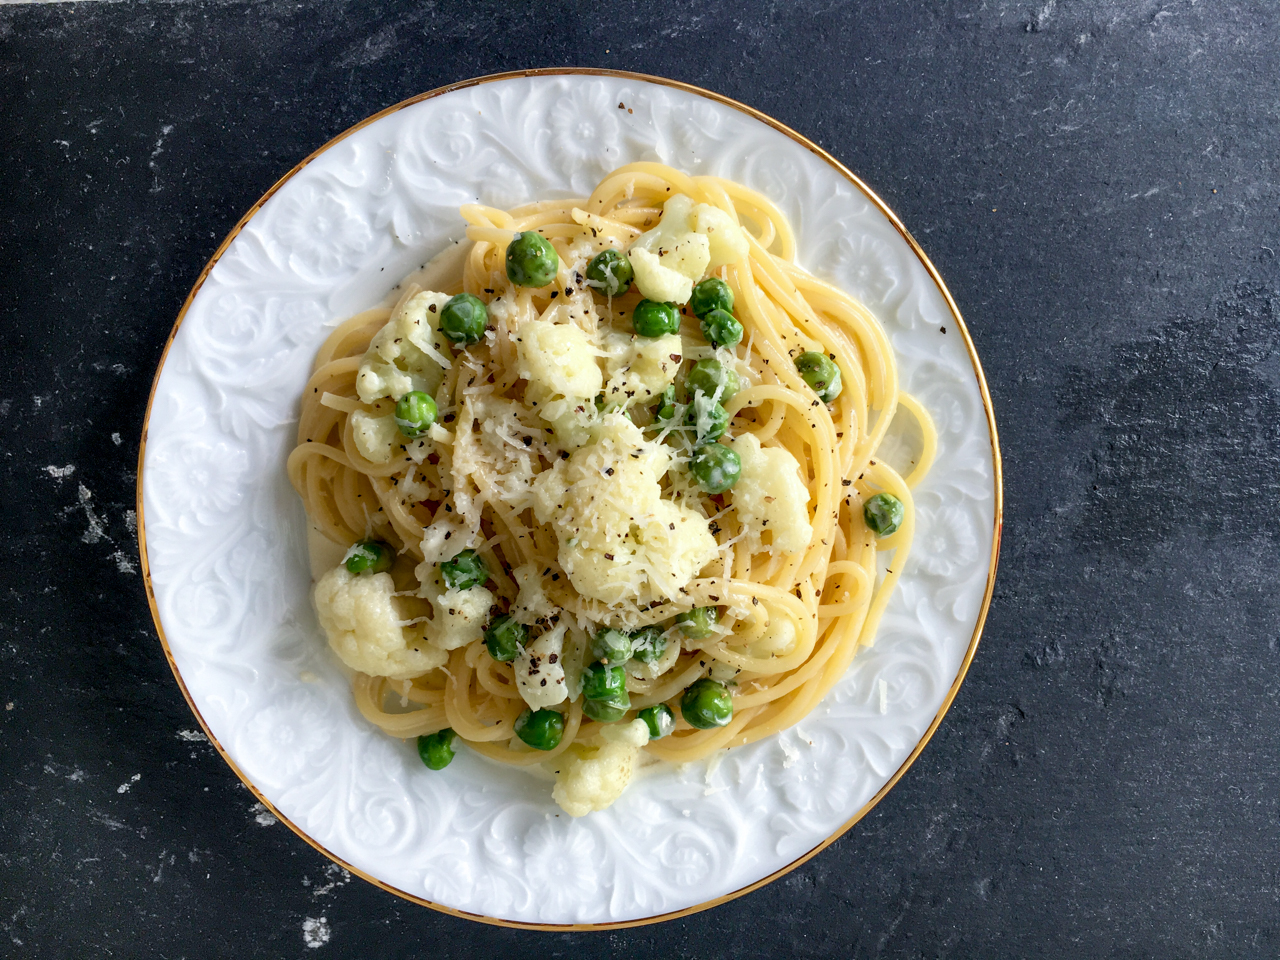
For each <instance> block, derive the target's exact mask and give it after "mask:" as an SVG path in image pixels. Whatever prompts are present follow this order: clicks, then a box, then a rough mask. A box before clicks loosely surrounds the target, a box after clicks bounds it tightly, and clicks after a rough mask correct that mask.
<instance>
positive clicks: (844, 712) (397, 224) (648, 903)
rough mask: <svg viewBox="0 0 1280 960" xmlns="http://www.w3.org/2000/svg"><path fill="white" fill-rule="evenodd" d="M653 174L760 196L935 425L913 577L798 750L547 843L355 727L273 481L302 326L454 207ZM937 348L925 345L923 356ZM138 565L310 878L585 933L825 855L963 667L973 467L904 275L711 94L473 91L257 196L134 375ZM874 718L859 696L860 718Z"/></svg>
mask: <svg viewBox="0 0 1280 960" xmlns="http://www.w3.org/2000/svg"><path fill="white" fill-rule="evenodd" d="M642 159H654V160H660V161H662V162H664V163H668V164H671V165H673V166H675V167H678V168H680V169H683V170H685V171H687V172H689V173H694V174H700V173H709V174H716V175H719V176H723V177H729V178H732V179H734V180H737V181H739V182H742V183H745V184H746V185H748V186H750V187H753V188H755V189H756V190H760V191H762V192H763V193H765V194H766V195H768V196H769V197H770V198H771V199H772V200H773V201H774V202H775V203H777V204H778V205H779V206H780V207H781V208H782V210H783V212H784V213H785V214H786V215H787V216H788V217H789V218H790V220H791V223H792V224H793V225H794V226H795V228H796V232H797V234H798V237H799V256H798V259H799V261H800V262H801V264H802V265H804V266H805V267H807V268H808V269H810V270H811V271H813V272H815V273H816V274H818V275H819V276H821V277H825V278H827V279H830V280H832V281H834V282H835V283H836V284H837V285H839V286H840V287H842V288H844V289H845V290H848V291H850V292H851V293H853V294H855V295H856V296H858V297H859V298H861V299H862V300H863V302H865V303H866V304H867V305H868V306H869V307H870V308H871V309H872V311H873V312H874V313H875V314H876V315H877V316H878V317H879V318H880V320H881V321H882V322H883V324H884V325H885V327H886V329H887V330H888V332H889V336H890V338H891V340H892V341H893V344H894V348H895V349H896V351H897V354H898V360H899V363H900V365H901V371H902V379H903V382H904V385H905V387H906V388H907V389H908V390H910V391H911V392H913V393H914V394H915V395H916V396H918V397H919V398H920V399H921V400H922V401H923V402H924V404H925V405H926V406H927V407H928V409H929V410H930V412H931V413H932V414H933V417H934V418H935V420H936V421H937V426H938V430H939V434H940V446H939V456H938V461H937V464H936V465H935V466H934V468H933V471H932V472H931V473H930V474H929V476H928V478H927V479H926V480H925V481H924V483H923V484H922V486H921V487H920V489H919V490H918V492H917V494H916V502H917V504H918V507H919V518H920V519H919V533H918V539H917V541H916V543H917V545H916V548H915V549H914V551H913V553H912V559H911V562H910V564H909V565H908V568H907V569H906V571H905V573H904V575H903V577H902V580H901V584H900V586H899V588H898V590H897V593H896V595H895V596H894V598H893V600H892V603H891V604H890V607H889V612H888V614H887V615H886V616H885V618H884V621H883V624H882V626H881V628H880V634H879V638H878V641H877V643H876V645H875V646H874V648H872V649H870V650H866V651H863V652H862V653H860V654H859V655H858V657H857V658H856V659H855V661H854V663H853V666H852V667H851V669H850V670H849V673H848V676H846V677H845V678H844V680H843V681H842V682H841V683H840V684H839V685H838V686H837V687H836V688H835V689H834V690H833V691H832V693H831V695H830V696H828V697H827V699H826V700H825V701H824V702H823V703H822V704H821V705H820V706H819V708H818V709H817V710H816V711H815V712H814V713H813V714H812V715H811V716H810V717H809V718H808V719H806V720H805V721H803V722H802V723H801V724H800V725H799V726H798V727H796V728H794V729H792V730H790V731H788V732H786V733H784V734H782V735H781V736H779V737H777V738H774V739H770V740H766V741H764V742H761V743H757V744H753V745H751V746H748V747H743V748H739V749H736V750H733V751H730V752H729V753H728V754H726V755H724V757H723V761H722V762H720V763H719V764H718V765H716V766H715V767H714V769H709V766H708V764H706V763H701V764H693V765H689V766H687V767H685V768H683V769H668V770H666V771H665V772H660V773H657V774H655V775H652V776H650V777H648V778H646V779H643V780H642V781H640V782H638V783H635V784H633V785H632V786H631V788H630V789H629V790H628V791H627V793H626V794H625V795H624V796H623V798H622V799H621V800H620V801H618V803H616V804H615V805H614V806H613V807H611V808H610V809H609V810H607V811H604V812H603V813H598V814H593V815H591V816H588V817H585V818H583V819H580V820H574V819H572V818H570V817H568V816H567V815H564V814H562V813H561V811H560V810H559V809H558V808H557V807H556V805H555V804H554V803H553V802H552V800H551V791H550V789H549V785H548V784H547V783H544V782H541V781H538V780H535V779H532V778H531V777H530V776H529V775H528V774H527V773H524V772H521V771H518V770H513V769H507V768H501V767H498V766H496V765H492V764H490V763H488V762H486V761H483V760H481V759H480V758H478V757H477V756H476V755H475V754H472V753H470V752H468V751H466V750H465V749H464V750H461V751H460V752H459V754H458V757H457V759H456V760H455V761H454V763H453V764H452V765H451V766H450V767H449V768H448V770H447V771H446V772H444V773H433V772H432V771H429V770H427V769H425V768H424V767H423V766H422V764H421V762H420V761H419V760H418V758H417V756H416V753H415V750H414V747H413V745H412V743H402V742H400V741H397V740H393V739H390V738H388V737H387V736H385V735H384V734H382V733H381V732H379V731H378V730H376V729H374V728H373V727H372V726H371V725H370V724H368V723H367V722H365V721H364V720H363V719H362V718H361V717H360V715H359V714H358V713H357V711H356V709H355V707H354V705H353V704H352V698H351V693H350V690H349V688H348V685H347V682H346V681H345V679H344V678H343V675H342V673H341V672H340V670H339V669H338V665H337V663H336V660H335V658H334V657H333V656H332V654H331V653H330V652H329V650H328V648H327V646H326V644H325V643H324V640H323V635H322V633H321V631H320V629H319V626H318V624H317V622H316V618H315V615H314V613H313V611H312V607H311V603H310V600H309V588H310V576H309V573H308V562H307V554H306V548H305V535H304V531H305V523H304V515H303V512H302V506H301V504H300V503H299V501H298V498H297V497H296V496H295V494H294V492H293V490H292V489H291V488H290V486H289V482H288V480H287V478H286V477H285V470H284V463H285V458H286V455H287V454H288V451H289V450H290V448H291V447H292V446H293V443H294V429H295V421H296V416H297V401H298V396H299V394H300V392H301V389H302V386H303V384H304V383H305V381H306V379H307V374H308V369H309V366H310V363H311V360H312V357H313V356H314V354H315V351H316V348H317V347H318V346H319V344H320V343H321V341H322V340H323V338H324V337H325V335H326V333H327V331H328V329H329V328H328V327H327V326H326V324H329V323H331V322H332V321H334V320H335V319H337V318H344V317H346V316H348V315H350V314H352V313H355V312H356V311H358V310H361V309H364V308H366V307H368V306H370V305H372V304H374V303H375V302H377V301H379V300H380V299H381V298H382V297H383V296H384V295H385V294H386V293H387V291H388V290H389V289H390V288H391V286H392V285H394V284H395V283H396V282H397V281H398V280H399V279H400V278H401V277H402V276H403V275H405V274H407V273H408V272H410V270H412V269H414V268H416V267H417V266H418V265H420V264H422V263H424V262H425V261H426V260H427V259H428V258H429V257H431V256H432V255H434V254H435V253H436V252H438V251H439V250H441V249H442V248H443V247H444V246H445V245H446V244H447V243H448V242H449V241H451V240H454V239H458V238H461V237H462V236H463V222H462V220H461V218H460V217H459V216H458V212H457V208H458V206H459V205H460V204H462V203H467V202H470V201H475V200H477V199H479V200H481V201H483V202H485V203H489V204H493V205H495V206H499V207H509V206H513V205H515V204H519V203H522V202H525V201H528V200H533V199H537V198H545V197H567V196H585V195H586V194H587V193H588V192H589V191H590V189H591V187H592V186H593V185H594V184H595V183H596V181H597V180H598V179H599V178H600V176H601V175H602V174H604V173H605V172H606V171H608V170H610V169H612V168H614V167H617V166H618V165H620V164H623V163H627V162H631V161H635V160H642ZM943 328H946V332H945V333H944V332H942V329H943ZM139 477H140V481H139V517H140V518H141V519H142V521H143V523H141V524H140V527H141V528H142V533H141V534H140V539H141V541H142V543H141V546H142V550H143V558H144V562H145V565H146V567H148V568H149V581H148V586H149V588H150V589H151V591H152V598H153V609H154V612H155V615H156V623H157V626H158V627H159V629H160V635H161V638H162V640H163V641H164V642H165V643H166V649H167V650H168V652H169V654H170V657H171V660H172V662H173V666H174V671H175V673H176V674H177V676H178V679H179V682H180V683H181V684H182V685H183V686H184V689H185V692H186V694H187V697H188V699H189V700H190V702H191V706H192V708H193V709H194V710H195V711H196V714H197V716H198V717H199V718H200V720H201V722H202V723H203V724H204V725H205V728H206V730H207V731H208V733H209V735H210V738H211V739H212V740H213V742H214V743H215V744H217V745H218V746H219V748H220V749H221V750H222V752H223V755H224V756H225V757H226V758H227V759H228V761H229V762H230V763H231V764H232V765H233V767H234V768H235V769H236V771H237V772H238V773H239V774H240V776H241V777H243V778H244V779H245V781H246V782H247V783H248V784H249V786H250V787H251V788H252V789H253V790H254V792H255V793H257V794H258V795H259V796H260V797H261V798H262V799H263V801H264V802H266V803H267V804H269V806H270V807H271V808H272V810H274V811H276V812H277V813H278V815H279V816H280V817H281V819H283V820H284V821H285V822H287V823H289V824H290V825H291V826H293V828H294V829H295V830H297V831H298V832H299V833H300V834H301V835H302V836H303V837H304V838H306V839H307V840H309V841H310V842H311V843H313V844H315V845H316V846H317V847H319V848H320V849H321V850H322V851H324V852H325V853H327V854H329V855H330V856H332V857H334V858H335V859H338V860H340V861H342V862H343V863H345V864H346V865H348V866H350V867H351V868H352V869H354V870H356V871H357V872H359V873H360V874H362V875H364V876H366V877H367V878H369V879H371V880H373V881H374V882H377V883H379V884H381V885H383V886H385V887H387V888H388V889H391V890H393V891H395V892H397V893H401V894H403V895H405V896H408V897H411V898H414V899H417V900H420V901H423V902H429V903H430V904H431V905H434V906H438V907H442V908H445V909H447V910H451V911H456V912H462V913H466V914H469V915H474V916H477V917H479V918H482V919H492V920H497V921H500V922H502V921H506V922H516V923H526V924H608V923H619V922H643V921H644V920H646V919H651V918H656V917H660V916H663V915H670V914H673V913H678V912H685V911H689V910H692V909H697V908H699V907H701V906H706V905H709V904H711V903H714V902H717V901H719V900H721V899H723V898H725V897H727V896H731V895H733V894H734V893H735V892H742V891H743V890H744V889H745V888H749V887H751V886H752V885H755V884H758V883H760V882H762V881H764V880H766V879H768V878H770V877H771V876H773V875H775V874H777V873H778V872H781V871H783V870H785V869H787V868H788V867H789V866H791V865H794V864H795V863H796V862H797V861H799V860H802V859H804V858H805V857H806V856H807V855H809V854H810V853H812V852H814V851H816V850H817V849H819V848H821V847H822V846H824V845H825V844H826V843H828V842H830V840H832V839H834V837H835V836H838V835H839V833H840V832H842V831H843V830H844V829H845V828H847V827H848V826H849V825H850V824H851V823H852V822H853V821H855V820H856V819H857V818H858V817H859V816H860V815H861V814H862V813H864V812H865V810H866V809H867V808H869V806H870V804H871V803H872V802H874V800H875V799H878V796H879V795H880V794H881V793H882V792H883V791H884V790H885V789H887V787H888V785H890V784H891V783H892V782H893V780H894V779H896V776H897V775H898V774H899V773H900V772H901V770H902V769H904V768H905V765H906V764H907V763H908V762H909V761H910V759H912V758H914V756H915V753H917V752H918V750H919V748H920V747H921V746H923V743H924V741H925V740H927V738H928V735H929V734H930V733H931V732H932V729H933V727H934V726H935V725H936V722H937V720H939V719H940V718H941V713H942V711H944V710H945V708H946V706H947V705H949V704H950V701H951V698H952V697H953V696H954V694H955V689H956V687H957V686H958V684H959V681H960V678H961V677H962V676H963V673H964V669H965V667H966V666H967V665H968V662H969V658H970V657H971V656H972V654H973V649H974V646H975V644H976V642H977V636H978V631H979V630H980V628H981V621H982V618H983V616H984V615H985V612H986V605H987V602H988V600H989V589H990V584H991V581H992V578H993V576H994V572H995V562H994V561H995V557H994V550H995V547H996V545H997V543H998V535H999V516H1000V478H999V455H998V452H997V449H996V445H995V437H994V423H993V421H992V420H991V414H990V405H989V402H988V401H987V399H986V395H985V387H984V384H983V381H982V374H981V370H980V369H979V367H978V362H977V358H976V356H975V355H974V354H973V352H972V346H971V344H970V343H969V340H968V335H967V333H966V332H965V331H964V329H963V325H962V323H961V322H960V319H959V316H958V314H957V313H956V312H955V310H954V306H953V305H952V304H951V303H950V299H949V296H948V295H947V293H946V291H945V288H944V287H942V285H941V281H940V280H939V279H938V278H937V276H936V274H935V273H934V272H933V270H932V267H931V266H929V265H928V262H927V260H925V259H924V257H923V254H921V253H919V251H918V248H915V247H914V246H913V243H912V242H910V241H909V240H908V238H907V236H906V234H905V232H904V231H902V229H901V227H900V226H899V225H898V224H897V222H896V220H894V219H893V218H892V215H891V214H888V212H887V210H886V209H885V208H884V207H883V205H882V204H881V203H880V201H879V200H878V199H877V198H876V197H875V196H874V195H873V194H871V192H870V191H869V190H867V189H866V188H865V187H864V186H863V185H862V184H861V183H860V182H858V181H857V180H856V179H854V178H853V177H852V175H850V174H849V173H848V172H847V171H845V170H843V169H842V168H841V167H839V166H838V165H837V164H836V163H835V161H833V160H832V159H831V158H829V157H827V156H826V155H825V154H823V153H822V152H821V151H820V150H819V149H818V148H816V147H814V146H813V145H811V144H807V143H806V142H805V141H803V140H802V138H800V137H798V136H797V135H795V134H793V133H791V132H790V131H787V130H785V128H782V127H781V126H780V125H778V124H775V123H774V122H773V121H769V120H768V119H767V118H764V117H762V116H761V115H759V114H754V113H753V112H752V111H750V110H748V109H746V108H743V107H741V106H740V105H737V104H734V103H731V102H729V101H725V100H721V99H719V98H716V97H714V96H713V95H711V94H705V93H703V92H700V91H697V90H694V89H692V88H688V87H683V86H680V85H677V84H672V83H670V82H667V81H658V80H654V79H645V78H641V77H636V76H631V75H618V74H607V73H599V72H586V71H568V72H548V73H535V74H520V75H507V76H502V77H492V78H487V79H484V80H479V81H473V82H470V83H467V84H463V85H460V86H458V87H454V88H450V89H447V90H444V91H438V92H436V93H433V94H428V95H426V96H424V97H421V98H418V99H417V100H415V101H410V102H408V103H405V104H401V105H399V106H397V107H394V108H392V109H391V110H388V111H386V112H384V113H383V114H381V115H379V116H378V117H376V118H373V119H371V120H370V121H366V122H365V123H364V124H362V125H360V126H358V127H357V128H355V129H353V130H351V131H348V132H347V133H346V134H344V135H343V136H341V137H339V138H338V139H337V140H335V141H333V142H332V143H330V144H329V145H327V146H326V147H325V148H323V149H322V150H320V151H319V152H318V153H317V154H316V155H314V156H313V157H311V158H310V159H309V160H308V161H307V162H305V163H304V164H303V165H301V166H300V167H299V168H298V169H296V170H295V171H293V173H291V174H290V175H289V176H288V177H286V178H285V179H284V180H283V181H281V183H280V184H278V185H277V186H276V188H274V189H273V190H272V192H271V193H269V194H268V195H267V197H266V198H264V201H263V202H261V203H260V204H259V205H258V206H257V207H255V208H254V210H253V211H251V213H250V214H249V216H247V217H246V218H245V220H244V221H243V222H242V223H241V225H240V226H239V227H238V228H237V229H236V230H235V231H234V232H233V233H232V236H231V238H229V240H228V241H227V243H226V244H225V245H224V246H223V247H222V248H221V249H219V251H218V253H217V254H216V255H215V256H214V258H213V260H212V261H211V262H210V264H209V266H208V267H207V268H206V270H205V272H204V273H203V274H202V275H201V279H200V282H198V283H197V285H196V288H195V290H193V292H192V295H191V298H190V299H189V300H188V303H187V305H186V307H185V308H184V311H183V314H182V315H181V316H180V318H179V321H178V324H177V325H176V326H175V328H174V334H173V338H172V343H171V345H170V347H169V349H168V351H167V353H166V356H165V358H164V360H163V361H162V363H161V367H160V370H159V372H158V373H157V377H156V383H155V392H154V396H153V398H152V402H151V407H150V411H149V426H148V430H147V432H146V435H145V441H144V447H143V453H142V461H141V469H140V473H139ZM882 690H883V697H882Z"/></svg>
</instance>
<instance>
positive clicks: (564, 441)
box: [538, 397, 600, 450]
mask: <svg viewBox="0 0 1280 960" xmlns="http://www.w3.org/2000/svg"><path fill="white" fill-rule="evenodd" d="M538 413H539V415H540V416H541V417H542V419H543V420H545V421H546V423H547V426H549V427H550V428H551V433H552V434H553V435H554V436H555V438H556V443H558V444H559V445H560V446H561V448H562V449H565V450H576V449H578V447H581V446H584V445H586V444H588V443H590V442H591V435H592V433H593V432H594V431H595V428H596V426H597V424H598V422H599V419H600V418H599V416H598V411H597V410H596V405H595V401H594V400H579V399H578V398H577V397H563V398H561V399H559V400H551V401H549V402H547V403H543V404H542V405H541V406H539V407H538Z"/></svg>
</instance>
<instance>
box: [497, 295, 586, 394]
mask: <svg viewBox="0 0 1280 960" xmlns="http://www.w3.org/2000/svg"><path fill="white" fill-rule="evenodd" d="M518 340H519V342H518V343H517V344H516V352H517V354H518V356H519V363H520V366H519V373H520V376H521V377H522V378H524V379H525V380H528V381H529V391H530V393H531V394H532V395H533V396H534V397H535V399H538V400H540V401H543V402H545V401H548V400H551V399H552V398H554V397H569V398H573V399H577V400H588V399H594V397H595V396H596V394H598V393H599V392H600V387H601V385H602V384H603V382H604V381H603V378H602V377H601V376H600V367H599V365H598V364H597V363H596V349H595V347H594V346H592V344H591V336H590V335H589V334H588V333H587V332H586V331H585V330H583V329H582V328H581V327H579V326H577V325H576V324H573V323H552V322H549V320H548V319H547V318H546V317H545V316H544V317H542V318H539V319H538V320H534V321H531V322H529V323H525V324H521V326H520V329H519V335H518Z"/></svg>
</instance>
